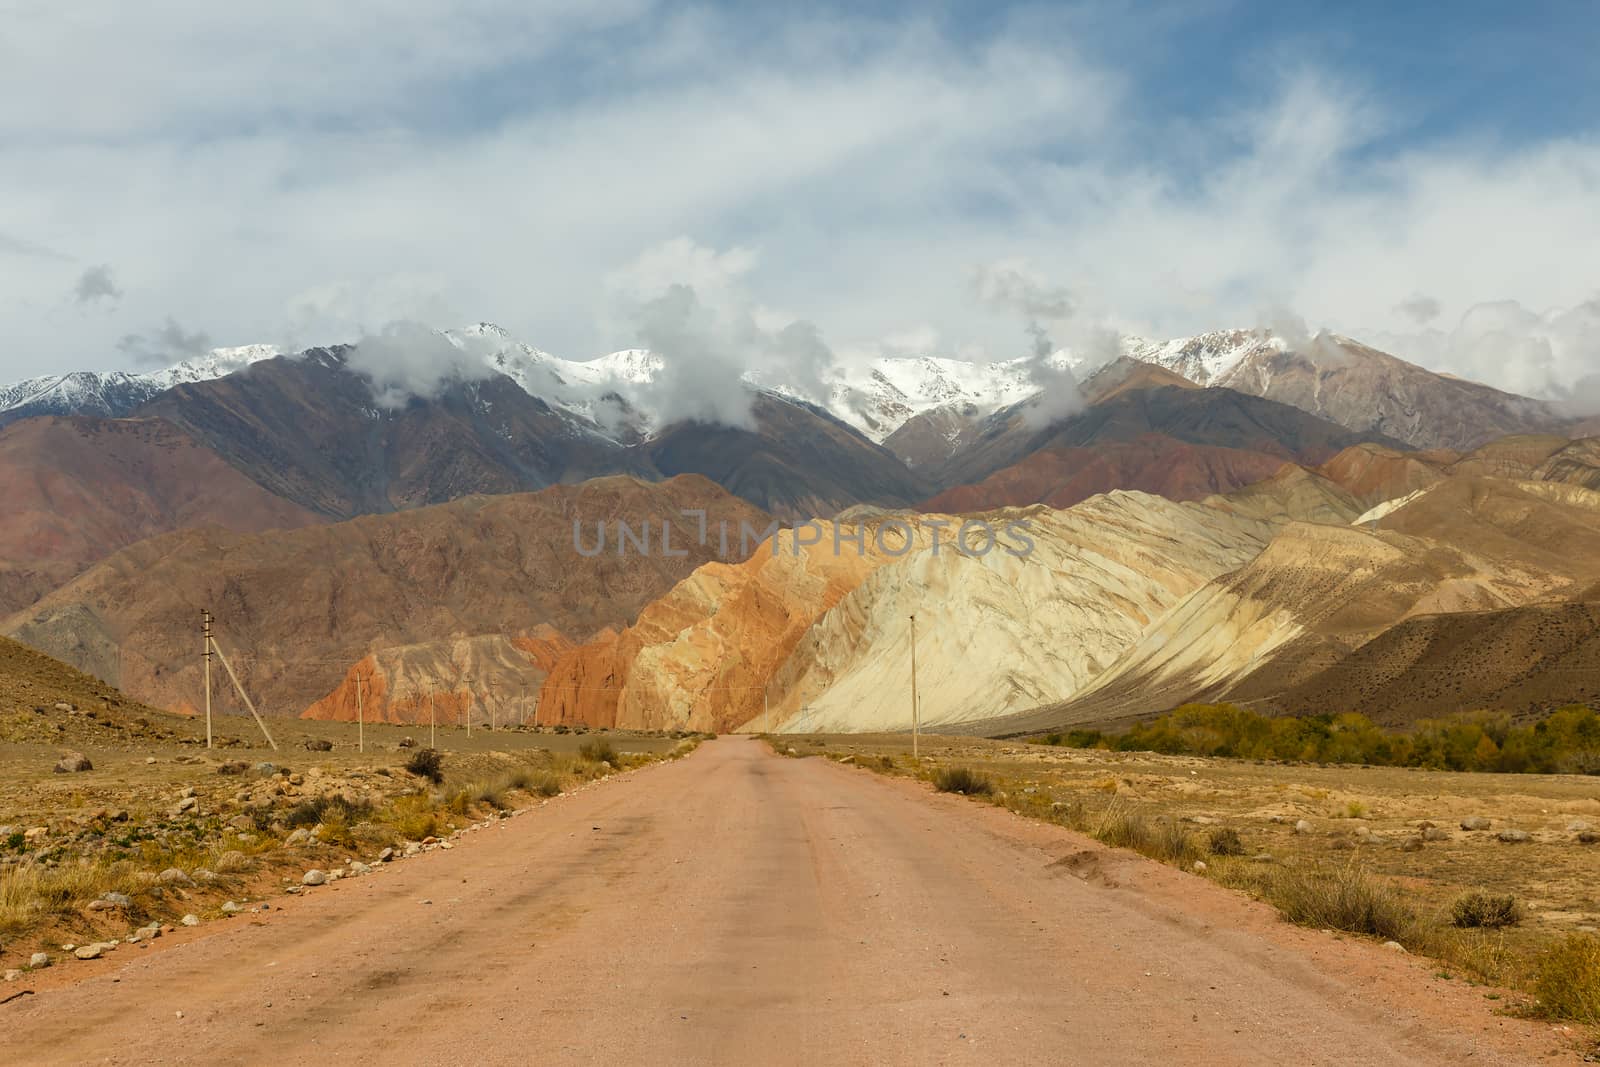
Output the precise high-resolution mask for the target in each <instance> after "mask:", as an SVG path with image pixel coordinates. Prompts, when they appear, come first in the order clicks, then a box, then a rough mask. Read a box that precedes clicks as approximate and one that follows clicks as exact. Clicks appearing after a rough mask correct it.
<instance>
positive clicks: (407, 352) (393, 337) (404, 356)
mask: <svg viewBox="0 0 1600 1067" xmlns="http://www.w3.org/2000/svg"><path fill="white" fill-rule="evenodd" d="M347 360H348V365H349V367H350V369H351V370H353V371H355V372H356V373H357V374H360V375H362V376H363V377H365V378H366V379H367V380H368V381H369V382H370V383H371V384H372V395H373V399H374V400H375V401H376V402H377V404H378V406H379V407H383V408H401V407H404V406H405V405H406V403H407V402H408V401H409V400H411V398H413V397H433V396H437V395H438V394H439V392H440V391H441V390H442V389H443V388H444V387H445V386H447V385H449V384H450V383H452V382H462V381H481V380H483V379H485V378H488V377H490V376H491V375H492V374H493V373H494V372H493V370H491V369H490V367H489V366H488V365H487V364H486V363H485V362H484V360H483V358H482V355H481V353H472V352H468V351H466V350H465V349H463V348H461V347H458V346H457V345H455V344H454V343H452V342H451V340H450V339H449V338H448V337H446V336H445V335H444V334H442V333H440V332H439V331H438V330H435V329H432V328H430V327H428V326H425V325H423V324H422V323H418V322H403V321H402V322H391V323H387V324H386V325H385V326H384V327H383V329H381V330H380V331H378V332H377V333H376V334H370V335H368V336H366V337H363V338H361V339H360V340H359V341H357V342H356V345H355V347H354V348H353V349H351V350H350V353H349V356H348V357H347Z"/></svg>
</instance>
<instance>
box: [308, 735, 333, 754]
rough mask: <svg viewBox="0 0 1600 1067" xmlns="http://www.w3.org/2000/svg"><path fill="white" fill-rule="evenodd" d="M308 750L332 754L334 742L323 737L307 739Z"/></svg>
mask: <svg viewBox="0 0 1600 1067" xmlns="http://www.w3.org/2000/svg"><path fill="white" fill-rule="evenodd" d="M306 750H307V751H309V752H332V751H333V742H332V741H329V740H327V739H326V738H322V737H308V738H306Z"/></svg>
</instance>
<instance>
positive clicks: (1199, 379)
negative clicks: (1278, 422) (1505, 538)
mask: <svg viewBox="0 0 1600 1067" xmlns="http://www.w3.org/2000/svg"><path fill="white" fill-rule="evenodd" d="M1124 348H1125V351H1126V352H1127V354H1128V355H1130V356H1132V357H1133V358H1135V359H1140V360H1143V361H1145V362H1147V363H1155V364H1158V365H1160V366H1162V367H1165V368H1167V369H1168V370H1171V371H1174V372H1175V373H1177V374H1181V375H1183V376H1184V377H1185V378H1188V379H1189V380H1190V381H1192V382H1195V383H1197V384H1200V385H1205V386H1215V387H1220V388H1225V389H1232V390H1234V391H1235V392H1240V393H1249V394H1251V395H1252V396H1259V397H1265V398H1266V399H1268V400H1276V401H1278V402H1279V403H1283V404H1289V405H1290V406H1292V407H1297V408H1299V409H1300V410H1302V411H1309V412H1310V413H1311V414H1313V415H1320V416H1322V417H1323V418H1325V419H1327V420H1329V421H1330V422H1335V423H1338V424H1339V425H1341V426H1344V427H1346V428H1348V429H1351V430H1358V431H1375V432H1378V433H1382V434H1385V435H1387V436H1389V437H1391V438H1394V439H1396V440H1399V441H1403V442H1405V443H1406V444H1409V445H1412V446H1414V447H1416V448H1424V449H1427V448H1444V449H1453V450H1457V451H1465V450H1469V449H1472V448H1475V447H1477V446H1478V445H1481V444H1483V443H1484V442H1485V441H1488V440H1491V439H1493V438H1495V437H1504V436H1508V435H1511V434H1526V433H1546V432H1551V431H1553V430H1556V429H1559V428H1560V427H1561V425H1562V422H1563V420H1562V417H1561V415H1560V413H1559V412H1557V411H1556V410H1555V409H1553V408H1552V407H1551V406H1550V405H1549V404H1547V403H1545V402H1543V401H1540V400H1533V399H1530V398H1529V397H1525V396H1517V395H1516V394H1514V393H1507V392H1503V391H1502V390H1499V389H1495V388H1492V387H1491V386H1487V385H1483V384H1481V383H1479V382H1470V381H1466V380H1464V379H1461V378H1456V377H1454V376H1452V375H1448V374H1438V373H1436V372H1434V371H1430V370H1428V369H1426V368H1424V367H1419V366H1417V365H1416V364H1414V363H1408V362H1406V361H1405V360H1403V359H1398V358H1396V357H1394V356H1391V355H1389V354H1388V353H1386V352H1380V351H1378V350H1377V349H1375V348H1371V347H1369V346H1367V345H1364V344H1362V343H1361V342H1359V341H1355V340H1352V339H1351V338H1349V337H1344V336H1342V335H1340V334H1336V333H1327V332H1322V333H1318V334H1317V335H1316V336H1314V337H1310V338H1306V339H1304V340H1297V341H1294V342H1291V341H1288V340H1285V339H1284V338H1282V337H1276V336H1273V335H1272V334H1270V333H1269V332H1267V331H1263V330H1220V331H1215V332H1212V333H1204V334H1200V335H1198V336H1196V337H1186V338H1180V339H1178V340H1175V341H1144V340H1139V339H1136V338H1130V339H1128V340H1127V341H1126V342H1125V343H1124Z"/></svg>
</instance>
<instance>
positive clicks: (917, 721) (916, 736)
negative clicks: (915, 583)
mask: <svg viewBox="0 0 1600 1067" xmlns="http://www.w3.org/2000/svg"><path fill="white" fill-rule="evenodd" d="M921 735H922V713H921V708H920V707H919V706H918V701H917V617H916V616H915V615H912V616H911V758H912V759H919V758H921V757H920V753H919V747H920V746H919V744H918V742H919V741H920V740H921Z"/></svg>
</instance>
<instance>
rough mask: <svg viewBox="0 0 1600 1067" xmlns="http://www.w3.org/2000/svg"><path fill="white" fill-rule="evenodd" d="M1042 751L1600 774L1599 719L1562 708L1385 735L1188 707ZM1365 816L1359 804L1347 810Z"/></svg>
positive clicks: (1343, 718) (1590, 712) (1463, 717)
mask: <svg viewBox="0 0 1600 1067" xmlns="http://www.w3.org/2000/svg"><path fill="white" fill-rule="evenodd" d="M1034 741H1035V742H1036V743H1041V744H1061V745H1065V746H1068V747H1071V748H1102V749H1110V750H1112V751H1117V752H1162V753H1170V754H1175V755H1194V756H1233V757H1238V758H1242V759H1262V760H1292V761H1303V762H1309V763H1330V764H1349V763H1363V764H1370V765H1373V766H1384V767H1428V768H1433V769H1436V770H1451V771H1497V772H1502V773H1537V774H1574V773H1584V774H1595V773H1600V713H1597V712H1596V711H1595V710H1594V709H1592V708H1587V707H1570V708H1563V709H1561V710H1559V711H1555V712H1552V713H1550V714H1549V715H1548V716H1546V717H1545V718H1544V719H1542V720H1541V721H1539V722H1535V723H1531V724H1528V725H1519V726H1514V725H1512V723H1511V720H1510V718H1509V716H1506V715H1497V714H1490V713H1486V712H1467V713H1464V714H1460V715H1453V716H1449V717H1446V718H1442V719H1430V720H1425V721H1423V722H1419V723H1417V724H1416V726H1415V727H1413V728H1412V729H1411V730H1410V731H1409V732H1393V731H1389V730H1384V729H1382V728H1381V727H1379V726H1378V725H1377V724H1376V723H1374V722H1373V721H1372V720H1371V719H1368V718H1367V717H1366V716H1364V715H1358V714H1355V713H1346V714H1339V715H1333V714H1321V715H1306V716H1281V717H1271V716H1266V715H1260V714H1257V713H1256V712H1253V711H1247V710H1245V709H1243V708H1239V707H1235V706H1234V705H1231V704H1190V705H1186V706H1184V707H1181V708H1179V709H1178V710H1177V711H1174V712H1172V713H1170V714H1167V715H1163V716H1161V717H1159V718H1156V719H1152V720H1151V721H1149V722H1144V723H1138V724H1135V725H1134V726H1131V727H1129V728H1128V729H1127V730H1126V731H1124V732H1123V733H1120V734H1105V735H1102V734H1100V733H1098V732H1096V731H1092V730H1073V731H1070V732H1068V733H1067V734H1065V735H1064V736H1063V735H1057V734H1048V735H1045V736H1044V737H1041V738H1034ZM1346 814H1347V815H1348V816H1349V817H1351V818H1358V817H1360V816H1361V815H1364V814H1365V809H1364V808H1363V807H1361V806H1360V804H1359V803H1355V804H1352V805H1351V806H1350V807H1349V808H1347V809H1346Z"/></svg>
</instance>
